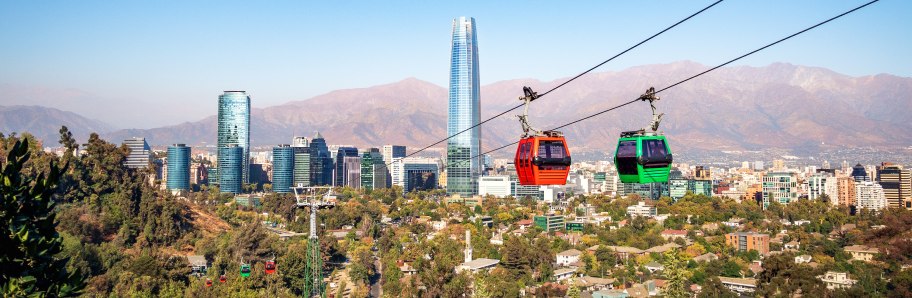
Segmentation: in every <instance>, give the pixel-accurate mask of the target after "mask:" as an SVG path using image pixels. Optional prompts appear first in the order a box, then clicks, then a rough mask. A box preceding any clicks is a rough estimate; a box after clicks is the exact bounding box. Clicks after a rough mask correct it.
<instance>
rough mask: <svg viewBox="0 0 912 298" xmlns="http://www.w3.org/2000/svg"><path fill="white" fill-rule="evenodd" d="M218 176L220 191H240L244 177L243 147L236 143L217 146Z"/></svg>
mask: <svg viewBox="0 0 912 298" xmlns="http://www.w3.org/2000/svg"><path fill="white" fill-rule="evenodd" d="M218 160H219V168H218V174H219V175H218V177H219V189H220V190H221V192H230V193H241V192H242V190H243V186H244V184H243V182H241V179H242V178H243V177H244V166H243V164H245V162H244V148H242V147H241V146H238V145H236V144H229V145H228V146H225V147H219V151H218Z"/></svg>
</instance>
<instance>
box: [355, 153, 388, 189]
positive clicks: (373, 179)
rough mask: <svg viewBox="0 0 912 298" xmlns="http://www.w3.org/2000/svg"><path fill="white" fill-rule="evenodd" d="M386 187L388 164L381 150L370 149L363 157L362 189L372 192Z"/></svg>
mask: <svg viewBox="0 0 912 298" xmlns="http://www.w3.org/2000/svg"><path fill="white" fill-rule="evenodd" d="M385 187H386V164H385V163H383V154H382V153H380V149H377V148H370V149H369V150H368V151H367V152H364V154H362V155H361V188H363V189H367V190H372V189H375V188H385Z"/></svg>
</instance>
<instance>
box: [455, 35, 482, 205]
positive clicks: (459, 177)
mask: <svg viewBox="0 0 912 298" xmlns="http://www.w3.org/2000/svg"><path fill="white" fill-rule="evenodd" d="M452 45H453V48H452V56H451V59H450V62H451V65H450V95H449V97H450V98H449V107H448V112H447V135H450V136H453V137H451V138H450V139H449V140H447V160H446V164H447V169H446V177H447V182H446V188H447V192H448V193H452V194H459V195H462V196H472V195H474V194H475V193H476V192H477V191H476V190H477V188H478V183H477V181H478V177H479V176H480V175H481V171H482V156H481V127H479V126H475V127H473V128H472V129H469V128H470V127H472V126H474V125H476V124H478V123H479V122H481V100H480V98H481V93H480V91H481V89H480V86H479V79H478V41H477V37H476V31H475V19H474V18H469V17H460V18H457V19H455V20H453V44H452ZM464 130H465V132H462V131H464ZM460 132H462V133H460ZM457 133H459V134H458V135H457Z"/></svg>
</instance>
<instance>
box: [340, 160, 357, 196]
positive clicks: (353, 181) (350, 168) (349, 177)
mask: <svg viewBox="0 0 912 298" xmlns="http://www.w3.org/2000/svg"><path fill="white" fill-rule="evenodd" d="M355 153H357V152H355ZM342 175H343V176H342V180H341V181H342V184H341V185H339V186H348V187H351V188H361V157H360V156H343V157H342Z"/></svg>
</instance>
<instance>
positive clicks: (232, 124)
mask: <svg viewBox="0 0 912 298" xmlns="http://www.w3.org/2000/svg"><path fill="white" fill-rule="evenodd" d="M230 145H236V146H237V147H239V148H241V151H243V152H242V153H241V162H240V163H241V178H240V179H241V180H240V182H241V183H247V182H248V181H249V180H248V179H249V178H248V177H249V174H250V96H247V92H245V91H225V93H224V94H222V95H219V103H218V148H219V151H220V152H219V153H221V148H224V147H228V146H230ZM232 150H235V149H232ZM218 158H219V159H218V167H219V169H222V168H223V164H224V163H225V162H228V161H227V160H224V159H223V158H222V154H219V157H218ZM231 162H235V161H234V160H232V161H231ZM222 172H224V170H222Z"/></svg>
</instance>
